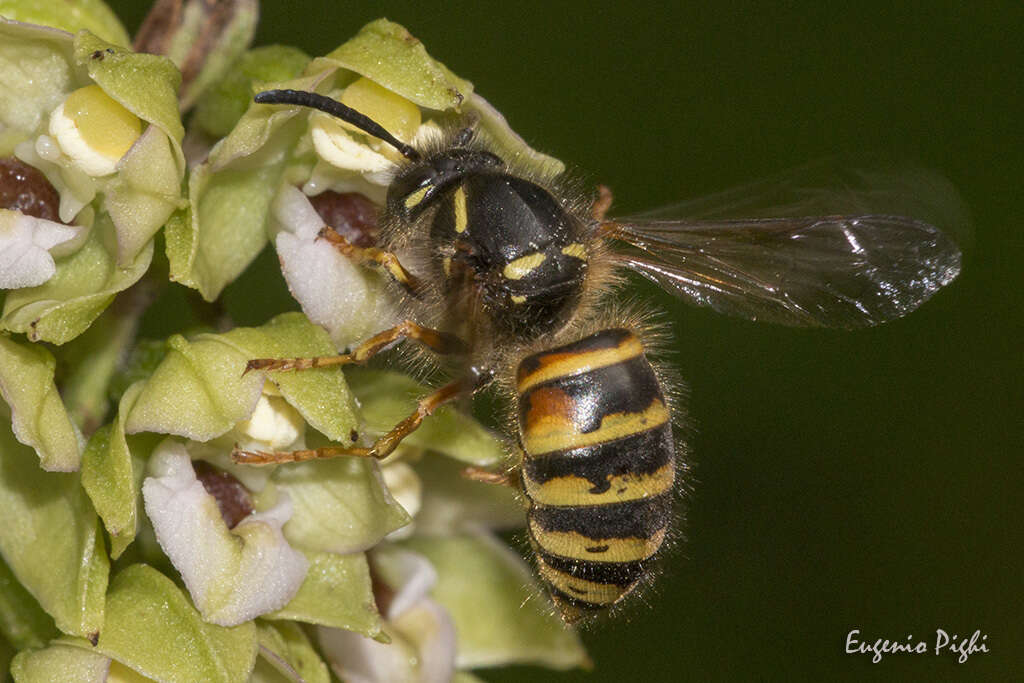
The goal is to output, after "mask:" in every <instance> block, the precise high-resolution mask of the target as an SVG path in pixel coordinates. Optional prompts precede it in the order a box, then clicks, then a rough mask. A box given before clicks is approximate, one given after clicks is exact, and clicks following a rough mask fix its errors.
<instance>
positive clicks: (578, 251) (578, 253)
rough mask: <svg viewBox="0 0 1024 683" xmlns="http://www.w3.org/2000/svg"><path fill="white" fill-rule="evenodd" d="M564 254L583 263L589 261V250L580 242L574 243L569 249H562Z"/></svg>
mask: <svg viewBox="0 0 1024 683" xmlns="http://www.w3.org/2000/svg"><path fill="white" fill-rule="evenodd" d="M562 253H563V254H565V255H566V256H572V257H573V258H578V259H579V260H581V261H586V260H587V250H586V248H585V247H584V246H583V245H582V244H580V243H579V242H573V243H572V244H570V245H569V246H567V247H562Z"/></svg>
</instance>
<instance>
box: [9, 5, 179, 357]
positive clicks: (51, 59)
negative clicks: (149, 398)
mask: <svg viewBox="0 0 1024 683" xmlns="http://www.w3.org/2000/svg"><path fill="white" fill-rule="evenodd" d="M0 70H2V71H3V73H4V76H3V78H4V88H3V92H2V94H0V158H4V157H6V158H8V159H13V158H16V159H18V160H19V161H20V162H21V163H23V164H25V165H27V166H28V167H31V169H35V170H36V171H38V172H41V174H42V175H43V176H44V177H45V179H39V180H38V181H37V182H35V185H36V186H38V185H44V186H48V187H49V188H50V189H49V190H47V191H49V192H54V193H55V197H56V206H54V207H53V209H54V211H53V214H54V215H53V218H52V219H47V220H46V221H45V222H43V221H42V220H41V219H40V217H38V216H37V220H35V221H34V222H32V223H31V224H29V223H26V221H25V219H21V220H20V222H19V221H18V219H16V218H14V217H12V216H10V213H9V212H8V211H4V214H3V221H2V224H3V226H4V227H3V228H2V229H0V234H2V235H3V236H2V237H0V261H14V262H16V263H17V270H18V271H19V276H18V277H9V278H5V281H4V282H3V283H0V284H3V285H4V286H6V287H8V288H10V289H13V290H14V291H12V292H11V294H9V295H8V297H7V298H6V300H5V302H4V308H3V313H2V318H0V327H2V328H3V329H7V330H10V331H12V332H23V333H26V334H28V335H29V337H30V338H31V339H33V340H35V339H39V340H46V341H52V342H55V343H58V344H60V343H64V342H66V341H68V340H69V339H71V338H73V337H75V336H77V335H78V334H80V333H81V332H82V331H84V330H85V329H86V327H88V325H89V324H90V323H91V322H92V320H94V319H95V317H96V316H97V315H99V313H100V312H101V311H102V310H103V308H105V307H106V305H107V304H109V302H110V300H111V298H112V297H113V295H114V294H115V293H117V292H119V291H122V290H124V289H126V288H127V287H128V286H130V285H131V284H132V283H134V282H135V281H136V280H138V278H139V277H141V275H142V274H143V273H144V272H145V271H146V269H147V268H148V266H149V262H150V259H151V258H152V243H153V237H154V235H155V234H156V232H157V231H158V230H159V229H160V228H161V227H162V226H163V224H164V223H165V222H166V221H167V219H168V218H169V217H170V215H171V213H172V212H173V211H174V210H176V209H177V208H179V207H181V206H182V204H183V199H182V197H181V187H182V179H183V177H184V172H185V163H184V156H183V154H182V151H181V139H182V135H183V129H182V126H181V123H180V121H179V119H178V104H177V95H176V91H177V87H178V82H179V80H180V75H179V74H178V71H177V69H176V68H175V67H174V65H173V64H171V63H170V62H169V61H167V60H166V59H164V58H162V57H156V56H153V55H144V54H134V53H132V52H130V51H128V50H126V49H125V48H123V47H120V46H119V45H117V44H114V43H108V42H105V41H104V40H101V39H100V38H98V37H96V36H95V35H93V34H91V33H89V32H88V31H86V30H83V31H81V32H79V33H78V34H76V35H72V34H70V33H65V32H63V31H60V30H57V29H53V28H47V27H43V26H37V25H32V24H25V23H19V22H16V21H8V20H6V19H0ZM8 180H10V178H8ZM5 182H6V181H5ZM44 189H45V188H44ZM16 190H17V188H13V189H11V191H12V192H15V191H16ZM37 190H38V187H33V191H37ZM40 193H41V191H40ZM57 220H59V221H60V223H64V224H67V225H68V226H69V227H65V228H61V227H58V226H59V224H58V223H56V221H57ZM68 230H72V231H73V234H72V235H71V236H70V237H69V236H68V235H67V234H66V232H67V231H68ZM14 234H18V235H20V237H16V238H15V237H12V235H14ZM26 235H30V237H31V238H30V239H29V238H28V237H26ZM61 243H63V244H61ZM57 244H61V247H60V251H55V250H53V247H54V246H56V245H57ZM29 245H31V246H29ZM47 252H49V253H47ZM55 258H56V262H55Z"/></svg>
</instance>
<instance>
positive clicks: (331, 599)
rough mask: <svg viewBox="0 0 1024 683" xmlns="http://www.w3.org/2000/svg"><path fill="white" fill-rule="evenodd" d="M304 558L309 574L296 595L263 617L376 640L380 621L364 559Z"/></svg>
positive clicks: (314, 555) (309, 555) (314, 554)
mask: <svg viewBox="0 0 1024 683" xmlns="http://www.w3.org/2000/svg"><path fill="white" fill-rule="evenodd" d="M306 559H307V560H309V571H308V572H307V573H306V580H305V581H304V582H303V584H302V586H301V587H300V588H299V592H298V593H297V594H296V595H295V597H294V598H292V600H291V602H289V603H288V604H287V605H285V606H284V607H283V608H281V609H280V610H278V611H277V612H272V613H270V614H266V615H264V616H263V618H264V619H285V620H292V621H301V622H303V623H307V624H319V625H321V626H331V627H334V628H342V629H345V630H346V631H355V632H356V633H361V634H363V635H364V636H367V637H370V638H375V637H377V636H378V635H379V634H380V632H381V619H380V613H379V612H378V611H377V605H376V603H375V602H374V599H373V591H372V587H371V585H370V567H369V565H368V564H367V563H366V556H365V555H364V554H363V553H351V554H348V555H338V554H335V553H318V552H307V553H306Z"/></svg>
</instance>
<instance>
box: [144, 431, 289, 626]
mask: <svg viewBox="0 0 1024 683" xmlns="http://www.w3.org/2000/svg"><path fill="white" fill-rule="evenodd" d="M149 469H150V476H148V477H147V478H146V480H145V482H144V483H143V485H142V496H143V500H144V502H145V507H146V514H147V515H148V516H149V519H150V521H151V522H152V523H153V529H154V531H155V532H156V537H157V541H159V543H160V547H161V548H163V551H164V553H166V555H167V557H168V558H170V560H171V563H172V564H173V565H174V567H175V568H176V569H177V570H178V571H179V572H180V573H181V577H182V579H183V580H184V582H185V587H186V588H187V589H188V592H189V594H190V595H191V596H192V600H193V602H194V603H195V605H196V607H197V608H198V609H199V611H200V613H201V614H202V615H203V618H204V619H205V620H206V621H209V622H211V623H214V624H218V625H220V626H235V625H238V624H241V623H243V622H246V621H249V620H250V619H254V618H256V617H258V616H260V615H261V614H266V613H267V612H272V611H274V610H277V609H280V608H281V607H284V606H285V605H286V604H287V603H288V602H289V601H290V600H291V599H292V598H293V597H294V596H295V594H296V593H297V592H298V590H299V587H300V586H301V585H302V582H303V581H304V580H305V578H306V571H307V569H308V567H309V563H308V561H307V560H306V558H305V556H304V555H302V553H300V552H298V551H296V550H294V549H293V548H292V547H291V546H290V545H288V542H287V541H286V540H285V538H284V536H283V534H282V533H281V526H282V525H283V524H284V523H285V522H286V521H288V520H289V519H290V518H291V515H292V506H291V501H290V500H289V499H288V498H287V497H286V496H284V495H282V497H281V498H280V499H279V501H278V503H277V505H275V506H274V507H272V508H271V509H269V510H267V511H265V512H262V513H256V514H253V515H250V516H249V517H247V518H246V519H244V520H242V521H241V522H239V524H238V525H237V526H235V528H234V529H231V530H228V528H227V525H226V524H225V523H224V520H223V519H222V518H221V515H220V510H219V509H218V508H217V503H216V501H215V500H214V499H213V497H212V496H211V495H210V494H208V493H207V492H206V489H205V488H204V487H203V484H202V483H201V482H200V481H199V480H198V479H197V478H196V475H195V471H194V470H193V469H192V462H191V460H190V459H189V457H188V454H187V452H186V450H185V447H184V445H182V444H181V443H179V442H177V441H174V440H171V439H167V440H165V441H164V442H163V443H161V444H160V446H158V447H157V449H156V450H155V451H154V453H153V455H152V457H151V459H150V463H149Z"/></svg>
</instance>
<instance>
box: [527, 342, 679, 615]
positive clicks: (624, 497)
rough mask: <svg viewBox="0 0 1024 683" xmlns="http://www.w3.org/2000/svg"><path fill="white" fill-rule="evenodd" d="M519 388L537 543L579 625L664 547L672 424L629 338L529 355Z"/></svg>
mask: <svg viewBox="0 0 1024 683" xmlns="http://www.w3.org/2000/svg"><path fill="white" fill-rule="evenodd" d="M516 385H517V392H518V398H519V430H520V439H521V442H522V445H523V450H524V451H525V458H524V462H523V466H522V478H523V488H524V491H525V492H526V495H527V497H528V498H529V499H530V507H529V511H528V513H527V515H528V526H529V532H530V539H531V542H532V544H533V546H534V549H535V551H536V553H537V565H538V570H539V573H540V576H541V578H542V579H543V581H544V582H545V583H546V584H547V586H548V589H549V591H550V592H551V595H552V597H553V598H554V600H555V603H556V605H557V606H558V608H559V610H560V611H561V613H562V617H563V618H564V619H565V620H566V621H570V622H572V621H576V620H578V619H580V618H583V617H585V616H587V615H588V614H591V613H594V612H596V611H598V610H602V609H605V608H607V607H609V606H611V605H612V604H614V603H616V602H618V601H619V600H620V599H621V598H622V597H623V596H625V595H626V594H627V593H629V591H631V590H632V589H633V588H634V587H635V586H636V584H637V583H638V582H639V581H640V579H641V578H642V577H643V576H644V574H645V573H646V571H647V569H648V567H649V564H650V560H651V558H652V557H653V556H654V555H655V553H657V551H658V549H659V548H660V547H661V545H662V542H663V541H664V538H665V533H666V531H667V528H668V525H669V522H670V520H671V516H672V495H673V493H672V489H673V484H674V481H675V462H674V453H675V449H674V446H673V442H672V427H671V422H670V415H669V411H668V409H667V407H666V404H665V397H664V394H663V393H662V391H661V387H660V385H659V384H658V380H657V377H656V376H655V373H654V370H653V369H652V368H651V365H650V363H649V362H648V361H647V358H646V357H645V355H644V349H643V345H642V344H641V343H640V340H639V339H637V337H636V336H635V335H633V334H632V333H631V332H629V331H628V330H620V329H612V330H602V331H601V332H597V333H595V334H592V335H590V336H589V337H586V338H584V339H581V340H579V341H577V342H574V343H572V344H567V345H565V346H562V347H559V348H555V349H550V350H547V351H543V352H541V353H537V354H534V355H532V356H529V357H528V358H526V359H524V360H523V361H522V362H521V363H520V364H519V368H518V371H517V374H516Z"/></svg>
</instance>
